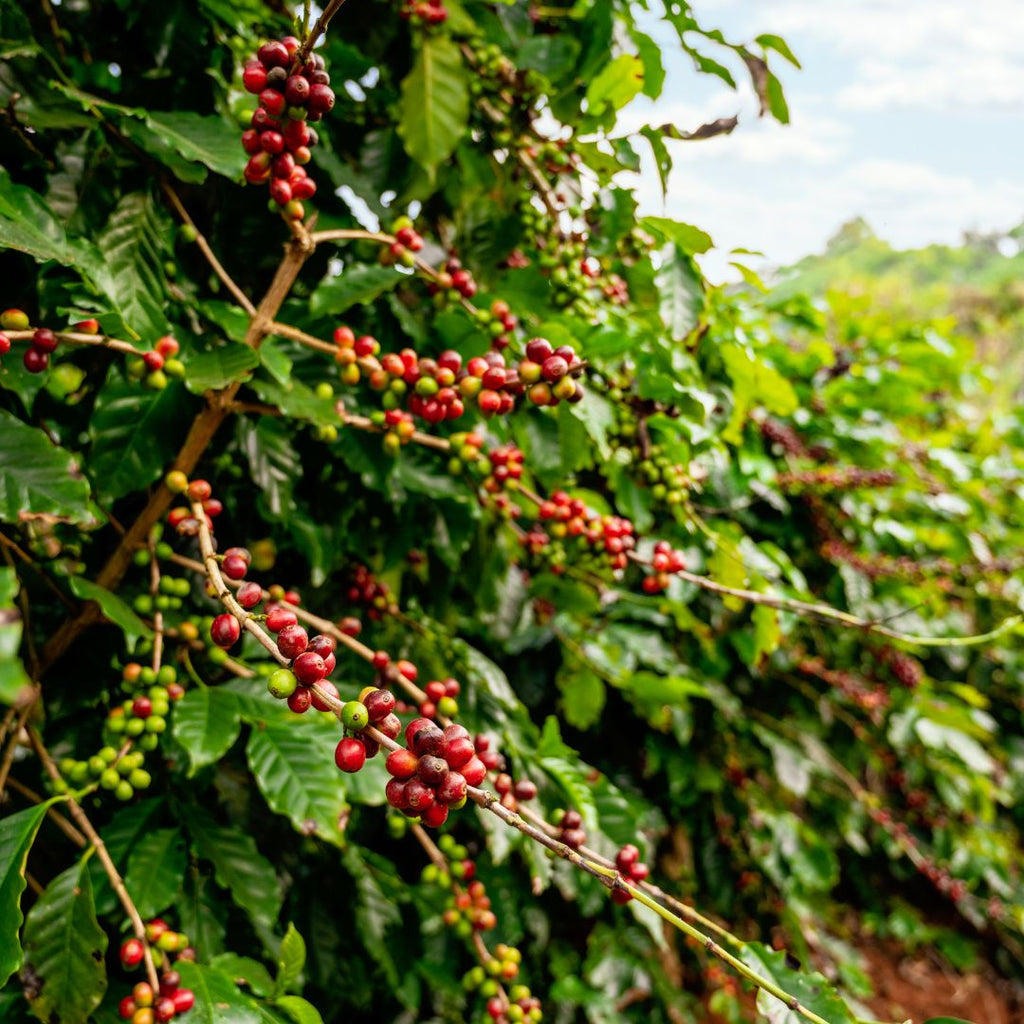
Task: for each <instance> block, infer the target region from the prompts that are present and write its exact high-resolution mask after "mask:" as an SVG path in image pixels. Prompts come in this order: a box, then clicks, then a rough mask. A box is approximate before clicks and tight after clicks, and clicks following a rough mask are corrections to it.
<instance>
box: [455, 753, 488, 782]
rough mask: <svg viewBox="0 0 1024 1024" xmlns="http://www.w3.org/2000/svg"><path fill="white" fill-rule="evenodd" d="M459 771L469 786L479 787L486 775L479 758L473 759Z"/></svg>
mask: <svg viewBox="0 0 1024 1024" xmlns="http://www.w3.org/2000/svg"><path fill="white" fill-rule="evenodd" d="M459 770H460V771H461V773H462V776H463V778H464V779H465V780H466V782H467V783H468V784H469V785H470V786H479V785H480V783H481V782H483V781H484V778H485V777H486V775H487V768H486V767H485V766H484V763H483V761H481V760H480V758H479V757H474V758H473V759H472V760H471V761H469V762H467V763H466V764H465V765H464V766H463V767H462V768H460V769H459Z"/></svg>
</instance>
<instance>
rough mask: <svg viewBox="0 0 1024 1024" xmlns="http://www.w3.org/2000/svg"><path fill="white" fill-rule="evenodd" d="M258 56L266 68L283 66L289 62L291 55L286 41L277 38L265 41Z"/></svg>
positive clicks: (257, 53) (258, 51)
mask: <svg viewBox="0 0 1024 1024" xmlns="http://www.w3.org/2000/svg"><path fill="white" fill-rule="evenodd" d="M256 56H257V58H258V59H259V62H260V63H261V64H262V65H263V66H264V67H265V68H283V67H286V66H287V64H288V63H289V60H290V56H289V53H288V48H287V47H286V46H285V44H284V43H281V42H278V41H277V40H276V39H275V40H272V41H271V42H269V43H264V44H263V45H262V46H261V47H260V48H259V49H258V50H257V51H256Z"/></svg>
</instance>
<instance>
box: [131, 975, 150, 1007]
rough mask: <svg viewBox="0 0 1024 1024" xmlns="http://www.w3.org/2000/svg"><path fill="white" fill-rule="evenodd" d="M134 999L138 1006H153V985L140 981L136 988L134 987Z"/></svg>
mask: <svg viewBox="0 0 1024 1024" xmlns="http://www.w3.org/2000/svg"><path fill="white" fill-rule="evenodd" d="M132 999H134V1000H135V1005H136V1006H152V1005H153V987H152V985H150V984H149V983H148V982H145V981H140V982H139V983H138V984H137V985H136V986H135V988H133V989H132Z"/></svg>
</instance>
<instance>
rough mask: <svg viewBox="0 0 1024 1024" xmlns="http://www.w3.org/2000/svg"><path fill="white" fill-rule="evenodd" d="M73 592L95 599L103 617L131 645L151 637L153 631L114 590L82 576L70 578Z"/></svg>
mask: <svg viewBox="0 0 1024 1024" xmlns="http://www.w3.org/2000/svg"><path fill="white" fill-rule="evenodd" d="M68 584H69V585H70V587H71V591H72V593H74V595H75V596H76V597H80V598H81V599H82V600H83V601H95V602H96V603H97V604H98V605H99V606H100V611H102V612H103V617H104V618H105V619H107V620H108V621H110V622H112V623H113V624H114V625H115V626H117V627H118V629H120V630H121V632H122V633H124V638H125V641H126V643H127V644H128V645H129V646H130V647H131V646H133V645H134V644H135V641H136V640H138V639H139V638H140V637H151V636H152V635H153V631H152V630H151V629H150V628H149V626H147V625H146V624H145V623H144V622H143V621H142V619H140V618H139V617H138V615H136V614H135V612H133V611H132V610H131V608H129V607H128V605H126V604H125V603H124V601H123V600H122V599H121V598H120V597H118V596H117V594H115V593H113V592H112V591H109V590H107V589H106V588H105V587H101V586H99V584H97V583H93V582H92V580H87V579H85V578H84V577H82V576H72V577H71V578H70V579H69V580H68Z"/></svg>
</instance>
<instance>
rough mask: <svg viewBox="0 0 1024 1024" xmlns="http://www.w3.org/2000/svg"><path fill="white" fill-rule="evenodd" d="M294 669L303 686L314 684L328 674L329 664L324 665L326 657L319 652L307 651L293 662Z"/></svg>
mask: <svg viewBox="0 0 1024 1024" xmlns="http://www.w3.org/2000/svg"><path fill="white" fill-rule="evenodd" d="M292 671H293V672H294V673H295V678H296V679H297V680H298V681H299V682H300V683H301V684H302V685H303V686H312V685H313V684H314V683H318V682H320V680H321V679H323V677H324V676H325V675H327V666H326V665H324V659H323V658H321V657H320V655H319V654H314V653H313V652H312V651H306V652H305V653H304V654H300V655H299V656H298V657H297V658H296V659H295V661H294V662H293V663H292Z"/></svg>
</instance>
